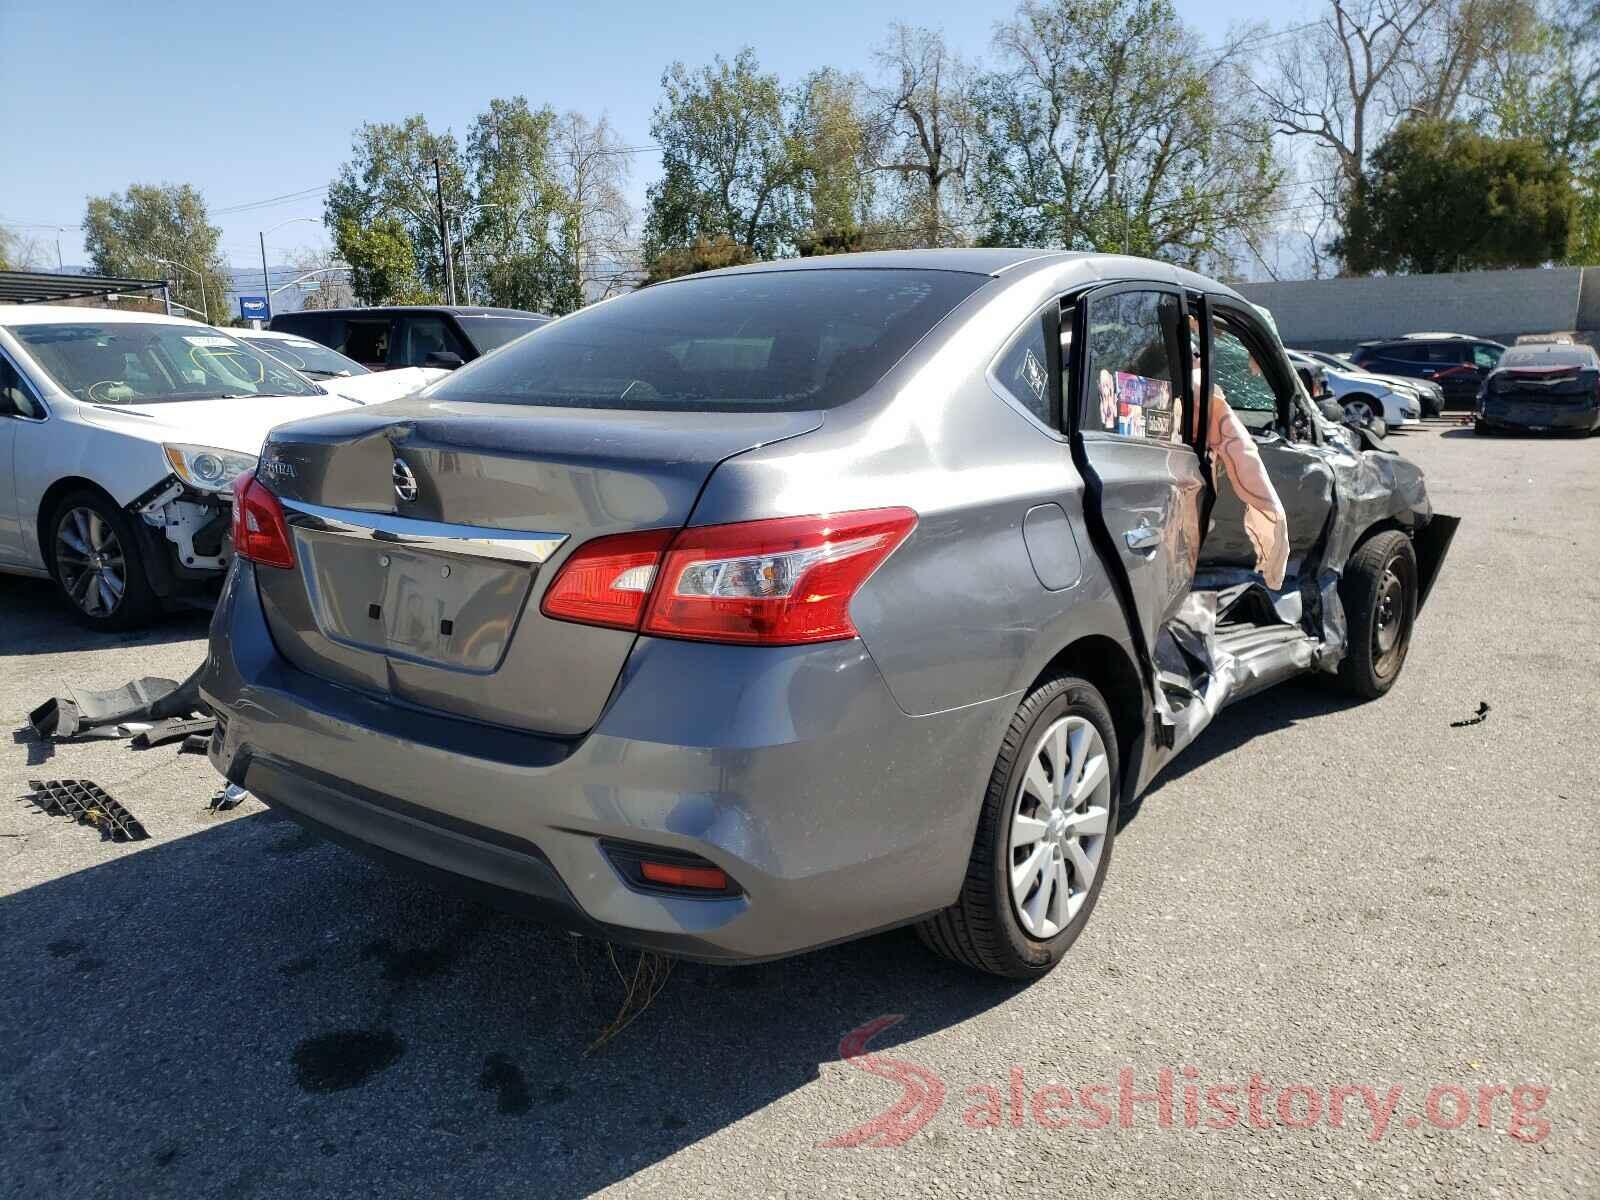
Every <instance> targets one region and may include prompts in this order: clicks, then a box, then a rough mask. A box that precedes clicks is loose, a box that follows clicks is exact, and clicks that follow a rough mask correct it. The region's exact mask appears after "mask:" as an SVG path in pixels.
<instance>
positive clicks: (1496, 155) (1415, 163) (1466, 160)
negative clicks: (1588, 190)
mask: <svg viewBox="0 0 1600 1200" xmlns="http://www.w3.org/2000/svg"><path fill="white" fill-rule="evenodd" d="M1573 208H1574V195H1573V190H1572V186H1571V180H1570V175H1569V173H1568V169H1567V165H1566V164H1565V163H1564V162H1562V161H1561V160H1560V159H1558V158H1556V157H1555V156H1554V155H1553V154H1551V153H1550V151H1549V150H1548V149H1547V148H1546V147H1544V146H1542V145H1540V144H1539V143H1538V142H1536V141H1534V140H1532V139H1528V138H1494V137H1489V136H1486V135H1484V134H1482V133H1479V132H1478V131H1477V130H1476V129H1474V128H1473V127H1472V126H1471V125H1469V124H1467V123H1466V122H1464V121H1439V120H1432V119H1426V118H1413V119H1411V120H1409V121H1405V122H1403V123H1401V124H1400V125H1398V126H1396V127H1395V129H1394V131H1393V132H1392V133H1391V134H1390V135H1389V136H1388V137H1387V138H1385V139H1384V140H1383V142H1382V143H1380V144H1379V146H1378V147H1377V148H1376V149H1375V150H1374V151H1373V153H1372V163H1371V167H1370V169H1369V170H1368V171H1367V172H1366V173H1365V174H1364V175H1363V177H1362V179H1361V182H1360V183H1359V185H1358V186H1357V187H1356V189H1355V190H1354V192H1353V193H1352V194H1351V198H1350V200H1349V202H1348V204H1347V206H1346V209H1345V212H1344V214H1343V217H1344V220H1343V224H1344V229H1345V232H1344V234H1343V235H1342V236H1341V237H1340V238H1339V240H1338V241H1337V242H1336V243H1335V247H1334V248H1335V251H1336V252H1337V253H1339V254H1340V255H1342V256H1343V257H1344V259H1345V261H1346V263H1348V264H1349V266H1350V267H1351V268H1352V269H1353V270H1356V271H1363V272H1366V271H1391V272H1415V273H1419V274H1426V273H1430V272H1437V271H1451V270H1483V269H1489V268H1496V267H1535V266H1540V265H1542V264H1544V263H1548V262H1550V261H1552V260H1556V259H1560V258H1562V257H1563V256H1564V255H1565V254H1566V251H1567V244H1568V238H1569V236H1570V232H1571V227H1572V221H1573Z"/></svg>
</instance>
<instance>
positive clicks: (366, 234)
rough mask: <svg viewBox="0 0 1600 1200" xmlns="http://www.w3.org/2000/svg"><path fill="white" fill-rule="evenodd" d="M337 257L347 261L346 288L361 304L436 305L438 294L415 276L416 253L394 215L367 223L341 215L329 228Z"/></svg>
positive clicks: (408, 234)
mask: <svg viewBox="0 0 1600 1200" xmlns="http://www.w3.org/2000/svg"><path fill="white" fill-rule="evenodd" d="M333 241H334V245H335V246H336V247H337V248H338V250H337V253H338V256H339V257H340V258H341V259H343V260H344V261H345V262H347V263H349V264H350V268H351V269H350V289H351V291H353V292H354V293H355V297H356V299H357V300H358V301H359V302H360V303H362V304H437V303H439V301H440V297H439V294H438V293H437V292H435V291H433V290H431V289H430V288H429V287H427V285H425V284H424V283H423V282H422V280H421V279H420V278H418V276H417V252H416V248H415V247H414V246H413V245H412V243H411V234H410V232H409V231H408V230H407V229H406V226H405V223H404V222H403V221H401V220H400V218H398V217H394V216H382V217H379V218H377V219H376V220H374V221H371V222H369V223H368V224H365V225H361V224H358V223H357V222H356V220H355V218H354V217H342V218H340V220H339V224H338V225H337V226H335V227H334V231H333Z"/></svg>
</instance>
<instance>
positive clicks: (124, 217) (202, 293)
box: [83, 183, 232, 324]
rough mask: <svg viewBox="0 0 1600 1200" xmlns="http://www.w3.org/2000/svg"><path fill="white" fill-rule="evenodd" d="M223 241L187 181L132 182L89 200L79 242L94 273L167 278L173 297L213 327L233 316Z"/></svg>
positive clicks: (203, 203) (199, 197)
mask: <svg viewBox="0 0 1600 1200" xmlns="http://www.w3.org/2000/svg"><path fill="white" fill-rule="evenodd" d="M221 240H222V230H220V229H218V228H217V227H216V226H215V225H213V224H211V222H210V219H209V218H208V216H207V214H206V202H205V200H204V199H203V198H202V197H201V195H200V193H199V192H198V191H196V190H195V189H194V188H193V187H191V186H190V185H188V184H186V183H185V184H171V183H164V184H159V185H157V184H147V183H135V184H130V185H129V186H128V190H127V191H126V192H123V193H120V194H112V195H110V196H91V197H89V202H88V206H87V209H86V211H85V214H84V218H83V244H84V247H85V248H86V249H87V250H88V252H89V261H90V262H91V263H92V264H93V265H94V269H95V270H96V271H98V272H99V273H100V274H102V275H120V276H133V277H141V276H143V277H148V276H152V275H154V276H158V277H160V278H165V279H168V280H170V281H171V295H172V298H173V299H174V300H176V301H177V302H178V303H180V304H182V305H185V306H186V307H188V308H190V309H193V310H195V311H196V312H204V313H205V314H206V315H205V319H206V320H207V321H208V322H211V323H212V324H219V323H220V324H226V323H227V322H228V320H229V318H230V316H231V314H230V313H229V312H228V301H227V291H228V289H229V287H230V286H231V284H232V281H231V279H230V277H229V275H228V274H227V268H226V267H225V266H224V265H223V262H222V258H221V256H220V254H219V253H218V243H219V242H220V241H221ZM174 264H175V265H174Z"/></svg>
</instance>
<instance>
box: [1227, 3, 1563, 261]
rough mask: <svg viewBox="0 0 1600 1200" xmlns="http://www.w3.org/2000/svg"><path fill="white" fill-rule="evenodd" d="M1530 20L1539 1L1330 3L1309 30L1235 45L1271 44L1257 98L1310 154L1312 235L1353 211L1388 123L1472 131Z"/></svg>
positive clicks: (1248, 38)
mask: <svg viewBox="0 0 1600 1200" xmlns="http://www.w3.org/2000/svg"><path fill="white" fill-rule="evenodd" d="M1536 19H1537V14H1536V12H1535V3H1534V0H1328V3H1327V5H1326V8H1325V9H1324V11H1323V13H1322V15H1321V16H1320V17H1318V18H1317V19H1316V20H1314V21H1312V22H1310V23H1308V24H1306V25H1302V26H1296V27H1294V28H1292V29H1290V30H1285V31H1283V33H1282V34H1279V35H1276V36H1274V35H1266V34H1263V33H1262V32H1260V31H1255V32H1252V33H1247V34H1246V35H1245V36H1244V37H1242V38H1240V39H1238V40H1237V41H1236V43H1235V48H1236V49H1245V50H1251V47H1252V46H1254V45H1255V44H1256V43H1260V42H1263V41H1264V40H1270V41H1271V42H1272V44H1273V49H1272V50H1271V51H1270V52H1269V54H1268V55H1267V57H1266V62H1265V65H1264V67H1263V69H1262V70H1260V71H1259V72H1258V73H1257V74H1256V75H1255V77H1253V86H1254V88H1255V90H1256V93H1257V95H1258V96H1259V97H1260V98H1261V100H1262V101H1263V103H1264V104H1265V105H1266V109H1267V113H1268V115H1269V117H1270V118H1271V120H1272V124H1273V128H1274V130H1275V131H1276V132H1277V133H1278V134H1279V135H1281V136H1283V137H1284V138H1286V139H1288V140H1289V141H1290V142H1291V143H1294V144H1297V145H1299V146H1303V147H1304V148H1305V149H1306V150H1308V151H1309V155H1308V156H1307V159H1306V165H1307V166H1308V168H1309V178H1308V179H1307V180H1305V186H1306V187H1307V188H1308V189H1309V191H1308V195H1307V197H1305V199H1306V201H1307V203H1306V204H1305V205H1304V206H1303V208H1309V209H1313V210H1316V211H1318V212H1319V213H1320V215H1319V216H1318V217H1317V218H1316V219H1315V220H1314V221H1313V222H1312V223H1313V224H1314V225H1316V226H1317V227H1319V228H1320V227H1321V226H1323V225H1325V224H1327V222H1328V217H1329V215H1330V214H1333V213H1336V212H1338V211H1339V210H1340V209H1341V208H1342V207H1343V206H1344V205H1345V204H1346V203H1347V202H1348V198H1349V193H1350V192H1351V191H1352V190H1353V189H1354V188H1355V187H1356V186H1357V185H1358V184H1359V182H1360V180H1361V177H1362V172H1363V171H1365V169H1366V166H1367V158H1368V154H1369V153H1370V151H1371V149H1372V147H1373V146H1375V145H1376V144H1377V143H1378V142H1379V141H1380V140H1381V139H1382V138H1383V137H1384V135H1385V134H1387V133H1388V131H1389V130H1390V129H1392V128H1393V127H1394V124H1395V122H1397V121H1399V120H1401V119H1403V118H1406V117H1408V116H1423V117H1432V118H1438V119H1444V118H1453V117H1456V116H1459V115H1467V116H1470V117H1472V118H1473V119H1479V118H1481V117H1482V116H1483V114H1484V113H1485V112H1487V111H1488V110H1489V109H1491V108H1492V107H1493V100H1492V96H1493V94H1494V92H1495V84H1494V82H1493V81H1494V79H1495V78H1496V77H1497V76H1502V75H1503V74H1504V73H1505V71H1506V65H1507V63H1508V62H1509V61H1510V59H1511V57H1512V56H1513V55H1514V54H1515V53H1516V50H1517V48H1518V47H1519V46H1520V45H1523V44H1524V43H1525V42H1526V39H1527V37H1528V36H1529V31H1530V29H1532V28H1533V26H1534V24H1535V23H1536ZM1251 53H1252V54H1255V53H1258V51H1257V50H1251ZM1468 108H1470V109H1471V110H1472V111H1470V112H1466V111H1465V110H1466V109H1468ZM1320 249H1321V248H1320V247H1319V246H1317V245H1315V244H1314V245H1313V247H1312V256H1313V259H1315V258H1316V257H1317V255H1318V253H1319V252H1320Z"/></svg>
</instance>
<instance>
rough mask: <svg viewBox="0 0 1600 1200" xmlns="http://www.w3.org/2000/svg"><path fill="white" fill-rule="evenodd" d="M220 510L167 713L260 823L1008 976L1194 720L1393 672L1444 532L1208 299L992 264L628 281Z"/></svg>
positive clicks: (1126, 272) (1386, 468)
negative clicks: (868, 937) (211, 570)
mask: <svg viewBox="0 0 1600 1200" xmlns="http://www.w3.org/2000/svg"><path fill="white" fill-rule="evenodd" d="M234 508H235V513H234V550H235V552H236V557H235V561H234V564H233V566H232V569H231V571H230V574H229V577H228V580H227V583H226V586H225V588H224V592H223V597H222V602H221V604H220V605H219V607H218V609H217V614H216V618H215V623H214V625H213V628H212V637H211V649H210V654H209V657H208V662H207V665H206V669H205V672H204V676H203V684H202V689H203V693H204V695H205V697H206V699H207V700H208V701H209V702H210V704H211V705H212V706H213V708H214V709H215V710H216V713H217V716H218V723H217V732H216V735H215V737H214V739H213V741H212V744H211V758H212V761H213V762H214V763H215V764H216V766H217V768H218V769H219V770H221V771H222V772H223V773H224V774H225V775H226V776H227V777H228V778H229V779H230V780H233V781H234V782H236V783H238V784H241V785H242V786H244V787H246V788H248V789H250V790H251V791H253V792H254V793H255V794H256V795H257V796H259V797H260V798H262V799H263V800H265V801H266V802H267V803H268V804H271V805H273V806H276V807H279V808H282V809H284V810H285V811H286V812H288V813H289V814H291V815H292V816H294V817H295V818H297V819H299V820H300V821H302V822H304V823H305V824H307V825H309V826H311V827H313V828H315V829H318V830H321V831H322V832H324V833H326V834H328V835H329V836H331V837H333V838H335V839H337V840H340V841H342V842H345V843H348V844H350V845H352V846H355V847H357V848H360V849H363V850H367V851H369V852H373V853H377V854H379V855H382V856H384V857H387V858H389V859H391V860H394V861H396V862H399V863H401V864H404V865H407V866H409V867H412V868H415V869H419V870H422V871H424V872H425V873H429V874H433V875H435V876H437V877H440V878H444V879H447V880H450V881H451V882H452V883H454V884H455V885H457V886H466V887H469V888H473V889H476V890H480V891H482V892H484V893H486V894H487V895H488V896H489V897H490V898H492V899H494V900H496V901H498V902H501V903H505V904H509V905H511V906H514V907H518V908H521V909H527V910H532V911H535V912H538V913H541V914H542V915H544V916H546V917H548V918H550V919H552V920H556V921H559V922H562V923H565V924H567V925H569V926H572V927H574V928H577V929H579V930H583V931H587V932H590V933H593V934H596V935H598V936H603V937H607V938H612V939H615V940H618V941H622V942H626V943H630V944H633V945H636V946H642V947H649V948H653V949H657V950H661V951H665V952H669V953H673V954H680V955H685V956H690V957H695V958H700V959H707V960H715V961H724V962H734V961H743V960H753V959H763V958H772V957H777V956H781V955H786V954H793V953H796V952H799V951H803V950H807V949H810V948H814V947H817V946H821V945H824V944H826V943H830V942H836V941H840V940H843V939H847V938H853V937H858V936H861V935H863V934H867V933H871V932H873V931H875V930H881V929H886V928H889V927H892V926H897V925H903V924H908V923H916V924H917V926H918V929H919V930H920V931H921V933H922V935H923V937H924V939H925V940H926V941H927V943H928V944H929V945H930V946H932V947H933V948H934V949H936V950H939V951H941V952H942V953H944V954H946V955H948V956H950V957H951V958H954V959H956V960H959V961H961V962H964V963H967V964H970V965H971V966H974V967H977V968H979V969H982V970H986V971H990V972H994V973H997V974H1001V975H1007V976H1012V977H1017V978H1030V977H1034V976H1037V975H1040V974H1043V973H1044V972H1046V971H1048V970H1049V969H1050V968H1051V967H1052V966H1054V964H1055V963H1056V962H1057V961H1058V960H1059V959H1060V957H1061V955H1062V954H1063V953H1064V952H1065V950H1066V949H1067V947H1068V946H1069V945H1070V944H1071V943H1072V941H1073V940H1074V939H1075V938H1076V937H1077V935H1078V933H1079V932H1080V930H1081V929H1082V927H1083V925H1084V923H1085V921H1086V920H1087V919H1088V917H1089V914H1090V912H1091V910H1092V909H1093V907H1094V904H1095V900H1096V897H1097V896H1098V894H1099V891H1100V889H1101V887H1102V886H1103V885H1104V883H1105V880H1106V875H1107V871H1108V869H1109V867H1110V865H1111V850H1112V842H1113V839H1114V837H1115V835H1116V830H1117V817H1118V812H1119V809H1121V808H1123V807H1124V806H1126V805H1128V804H1130V803H1131V802H1132V801H1133V800H1134V799H1135V798H1136V797H1137V796H1138V795H1139V793H1140V791H1141V790H1142V789H1143V788H1144V787H1145V786H1146V785H1147V784H1148V783H1149V782H1150V780H1151V779H1152V777H1153V776H1154V775H1155V774H1156V773H1157V772H1158V771H1160V769H1161V768H1162V767H1163V766H1164V765H1165V764H1166V763H1167V762H1168V761H1169V760H1170V759H1171V758H1172V756H1173V755H1174V754H1176V753H1177V752H1178V751H1179V750H1181V749H1182V748H1183V747H1184V746H1185V745H1186V744H1187V743H1188V742H1189V741H1191V740H1192V739H1193V738H1194V737H1195V735H1196V734H1197V733H1198V732H1199V731H1200V730H1201V729H1202V728H1203V727H1204V726H1205V725H1206V724H1208V723H1209V722H1210V721H1211V720H1212V718H1214V717H1216V716H1217V715H1218V713H1219V712H1220V711H1221V709H1222V708H1223V706H1224V705H1225V704H1227V703H1228V702H1229V701H1231V700H1234V699H1237V698H1239V697H1241V696H1244V695H1248V694H1250V693H1251V692H1254V691H1256V690H1258V689H1260V688H1263V687H1266V686H1268V685H1270V684H1272V683H1275V682H1277V681H1279V680H1282V679H1285V678H1287V677H1289V676H1292V675H1296V674H1300V673H1303V672H1326V673H1329V674H1331V675H1334V676H1336V677H1337V678H1338V679H1339V680H1341V681H1342V682H1343V684H1344V685H1345V686H1346V687H1347V688H1348V689H1349V690H1351V691H1352V692H1354V693H1355V694H1357V695H1358V696H1362V697H1366V698H1374V697H1377V696H1379V695H1381V694H1382V693H1383V692H1385V691H1387V690H1388V688H1389V687H1390V686H1391V685H1392V684H1393V682H1394V680H1395V677H1396V676H1397V675H1398V673H1399V671H1400V669H1401V666H1402V664H1403V663H1404V661H1405V656H1406V652H1407V649H1408V648H1409V645H1410V642H1411V636H1412V628H1413V623H1414V621H1415V618H1416V615H1417V611H1418V609H1419V608H1420V606H1421V605H1422V603H1423V602H1424V600H1425V599H1426V597H1427V593H1428V589H1429V587H1430V586H1431V584H1432V581H1433V579H1434V576H1435V574H1436V572H1437V571H1438V569H1439V566H1440V563H1441V561H1442V560H1443V558H1444V555H1445V552H1446V550H1447V548H1448V545H1449V541H1450V537H1451V534H1452V533H1453V531H1454V528H1455V520H1454V519H1453V518H1450V517H1442V516H1435V515H1434V514H1433V512H1432V510H1431V508H1430V506H1429V503H1428V499H1427V495H1426V490H1425V486H1424V483H1423V480H1422V477H1421V474H1420V472H1419V471H1418V470H1417V469H1416V468H1415V467H1414V466H1413V465H1411V464H1410V463H1408V462H1406V461H1405V460H1403V459H1401V458H1399V457H1398V456H1397V455H1395V454H1392V453H1390V452H1387V451H1386V450H1384V449H1383V448H1382V446H1381V444H1380V443H1379V442H1378V441H1377V440H1376V438H1375V436H1374V435H1372V434H1371V433H1370V431H1354V430H1348V429H1344V428H1342V427H1339V426H1335V425H1332V424H1330V423H1329V422H1327V420H1326V419H1325V418H1323V417H1322V416H1321V415H1320V413H1318V412H1317V411H1316V410H1315V409H1314V408H1313V407H1312V405H1311V404H1310V402H1309V400H1308V399H1307V398H1306V397H1305V395H1304V394H1303V392H1302V391H1301V390H1300V388H1299V386H1298V384H1297V382H1296V378H1295V374H1294V371H1293V369H1292V368H1291V367H1290V365H1289V363H1288V362H1287V360H1286V359H1285V357H1284V353H1283V350H1282V348H1281V346H1280V345H1279V343H1278V341H1277V338H1276V336H1275V335H1274V333H1273V332H1272V330H1271V327H1270V325H1268V324H1267V323H1266V322H1265V321H1264V320H1263V318H1262V316H1261V314H1260V313H1259V312H1257V310H1255V309H1254V308H1253V307H1251V306H1250V305H1249V304H1248V303H1247V302H1245V301H1244V300H1243V299H1241V298H1240V297H1239V296H1237V295H1236V294H1234V293H1233V292H1231V291H1229V290H1228V289H1227V288H1225V287H1223V286H1221V285H1220V284H1217V283H1215V282H1213V281H1211V280H1209V279H1205V278H1202V277H1201V276H1198V275H1195V274H1191V273H1188V272H1186V271H1182V270H1178V269H1174V268H1172V267H1169V266H1166V265H1163V264H1159V263H1155V262H1149V261H1145V260H1140V259H1134V258H1125V257H1115V256H1102V255H1076V254H1065V253H1053V252H1031V251H1017V250H949V251H925V252H922V251H919V252H903V253H889V254H866V255H851V256H839V257H830V258H820V259H816V258H813V259H803V260H799V261H791V262H784V263H769V264H761V265H756V266H751V267H744V268H737V269H734V270H730V271H720V272H714V273H710V274H705V275H698V276H694V277H691V278H687V279H682V280H678V281H675V282H671V283H666V284H661V285H657V286H654V287H650V288H646V289H644V290H641V291H639V292H636V293H633V294H631V295H628V296H626V297H622V298H619V299H616V300H612V301H608V302H606V303H603V304H599V305H595V306H593V307H590V308H587V309H584V310H582V311H580V312H578V313H575V314H573V315H571V316H568V317H566V318H563V319H561V320H559V321H556V322H553V323H551V324H550V325H547V326H545V327H544V328H542V329H541V330H539V331H538V332H536V333H533V334H530V335H528V336H527V337H524V338H522V339H521V340H519V341H516V342H514V343H512V344H511V345H509V346H507V347H505V348H504V349H502V350H499V351H497V352H495V353H493V354H491V355H488V356H487V357H485V358H483V359H481V360H479V361H478V362H475V363H472V364H470V365H469V366H467V367H465V368H463V369H462V370H460V371H458V372H457V373H455V374H454V375H453V376H452V377H451V378H449V379H448V380H445V381H442V382H441V383H439V384H437V385H435V386H434V387H432V388H431V389H429V390H428V391H426V392H424V393H422V394H421V395H420V396H417V397H414V398H411V399H407V400H400V401H395V402H392V403H389V404H385V405H379V406H372V407H368V408H364V409H361V410H360V411H358V412H351V413H344V414H338V415H333V416H328V417H322V418H317V419H313V420H309V421H301V422H297V423H294V424H291V425H287V426H284V427H281V428H279V429H277V430H275V431H274V432H273V433H272V434H271V435H270V437H269V439H268V441H267V443H266V445H265V447H264V448H263V451H262V455H261V462H260V467H259V469H258V470H257V471H256V472H255V473H254V474H253V475H252V476H247V477H246V478H244V479H242V480H241V481H240V483H239V485H238V487H237V488H236V493H235V503H234ZM1222 719H1224V720H1226V717H1225V716H1224V717H1223V718H1222ZM1248 752H1249V751H1248V750H1243V751H1240V753H1248Z"/></svg>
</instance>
